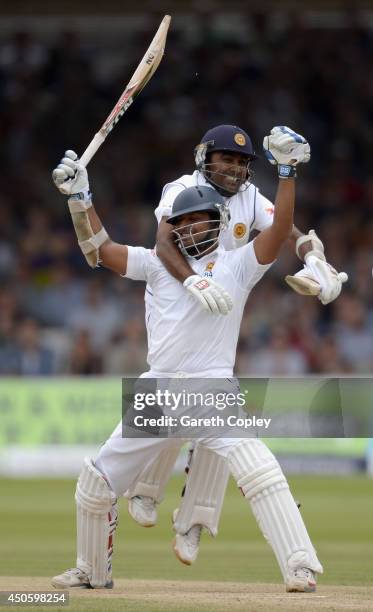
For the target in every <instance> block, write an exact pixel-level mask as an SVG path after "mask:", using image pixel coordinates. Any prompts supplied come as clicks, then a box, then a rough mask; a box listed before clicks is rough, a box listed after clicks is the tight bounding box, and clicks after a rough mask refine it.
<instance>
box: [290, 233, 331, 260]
mask: <svg viewBox="0 0 373 612" xmlns="http://www.w3.org/2000/svg"><path fill="white" fill-rule="evenodd" d="M306 242H311V244H312V250H311V251H308V253H306V255H305V257H304V260H305V261H306V259H307V257H308V256H309V255H315V257H318V259H322V260H323V261H326V260H325V255H324V245H323V243H322V242H321V240H320V238H319V237H318V235H317V234H316V232H315V230H313V229H312V230H310V231H309V232H308V234H304V236H300V237H299V238H298V240H297V241H296V243H295V252H296V254H297V255H298V257H299V259H300V260H301V261H303V259H302V257H301V256H300V254H299V248H300V247H301V246H302V244H305V243H306Z"/></svg>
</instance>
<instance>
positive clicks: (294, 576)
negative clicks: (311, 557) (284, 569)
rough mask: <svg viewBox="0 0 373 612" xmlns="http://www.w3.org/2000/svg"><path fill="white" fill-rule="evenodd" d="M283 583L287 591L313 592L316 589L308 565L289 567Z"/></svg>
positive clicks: (314, 579)
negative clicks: (295, 567) (296, 567)
mask: <svg viewBox="0 0 373 612" xmlns="http://www.w3.org/2000/svg"><path fill="white" fill-rule="evenodd" d="M285 585H286V592H287V593H314V592H315V591H316V577H315V574H314V573H313V571H312V570H310V569H308V567H299V568H298V569H294V570H293V569H289V570H288V573H287V576H286V581H285Z"/></svg>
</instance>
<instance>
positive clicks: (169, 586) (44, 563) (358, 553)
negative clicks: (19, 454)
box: [0, 476, 373, 612]
mask: <svg viewBox="0 0 373 612" xmlns="http://www.w3.org/2000/svg"><path fill="white" fill-rule="evenodd" d="M182 482H183V479H182V478H181V477H175V478H173V479H172V480H171V482H170V484H169V486H168V490H167V495H166V499H165V500H164V502H163V503H162V504H161V505H160V507H159V524H158V525H157V526H156V527H154V528H152V529H144V528H141V527H140V526H138V525H137V524H136V523H134V521H133V520H132V519H131V518H130V517H129V515H128V513H127V510H126V501H125V500H122V502H121V508H120V509H121V513H120V523H119V528H118V532H117V537H116V542H115V557H114V576H115V578H116V588H115V589H114V591H112V592H110V593H109V592H105V593H103V592H102V591H101V592H99V591H84V592H82V591H80V592H79V593H73V595H72V602H71V604H70V606H69V607H68V608H62V609H65V610H68V609H70V610H79V611H80V610H82V611H88V610H89V611H96V610H97V611H100V612H102V611H105V610H112V611H116V610H122V609H125V610H126V611H129V610H134V611H136V612H137V611H140V610H149V612H155V611H156V610H161V609H165V607H167V608H168V609H169V610H179V611H181V612H184V611H185V612H189V611H192V610H194V611H195V610H199V609H200V610H205V609H206V610H207V609H213V608H214V609H216V610H228V609H229V610H232V609H242V610H247V609H250V610H255V611H256V610H258V611H262V610H263V612H264V611H267V610H299V611H301V610H317V609H320V610H371V609H372V610H373V604H372V602H373V572H372V567H373V537H372V516H373V495H372V487H373V483H372V481H371V480H369V479H367V478H365V477H352V478H329V477H305V476H302V477H296V478H291V479H290V484H291V488H292V491H293V494H294V496H295V498H296V499H299V500H300V501H301V502H302V508H301V512H302V514H303V517H304V519H305V522H306V525H307V527H308V529H309V532H310V534H311V537H312V540H313V542H314V545H315V547H316V549H317V551H318V554H319V557H320V560H321V562H322V563H323V565H324V572H325V573H324V575H323V576H322V577H320V579H319V585H320V588H319V590H318V592H317V594H316V595H317V596H316V597H315V596H314V595H300V596H299V597H298V596H297V595H296V596H295V597H296V598H294V596H292V595H286V594H285V593H284V590H283V586H282V584H281V577H280V574H279V570H278V568H277V564H276V562H275V559H274V556H273V553H272V551H271V549H270V548H269V546H268V545H267V544H266V542H265V541H264V539H263V537H262V535H261V533H260V532H259V530H258V527H257V525H256V522H255V520H254V518H253V517H252V515H251V512H250V510H249V508H248V506H247V502H246V501H245V500H244V499H243V498H242V496H241V494H240V493H239V492H238V491H237V489H236V487H235V485H234V483H233V482H230V485H229V488H228V493H227V497H226V500H225V503H224V508H223V515H222V520H221V525H220V532H219V535H218V537H217V538H216V539H213V538H211V537H209V536H208V535H207V534H205V535H204V536H203V537H202V543H201V552H200V556H199V559H198V561H197V562H196V564H195V565H194V566H192V567H186V566H183V565H182V564H180V563H179V562H178V561H177V559H176V558H175V557H174V555H173V552H172V548H171V542H172V539H173V533H172V529H171V512H172V509H173V508H175V507H177V505H178V498H179V492H180V490H181V486H182ZM74 489H75V482H74V481H70V480H45V479H43V480H11V479H0V499H1V502H0V548H1V555H0V576H1V578H0V590H10V589H15V588H17V589H21V588H24V589H25V590H36V589H39V588H40V589H42V590H51V587H49V583H48V577H49V576H52V575H54V574H57V573H60V572H61V571H63V570H64V569H66V568H67V567H71V566H73V565H74V564H75V561H74V559H75V507H74ZM263 583H267V584H263ZM268 583H271V584H268ZM371 604H372V606H371ZM359 606H360V607H359ZM370 606H371V607H370ZM3 609H6V608H3ZM31 609H33V608H30V607H28V610H31ZM37 609H38V610H40V607H39V608H37ZM56 609H57V608H56V607H54V610H56ZM35 610H36V608H35Z"/></svg>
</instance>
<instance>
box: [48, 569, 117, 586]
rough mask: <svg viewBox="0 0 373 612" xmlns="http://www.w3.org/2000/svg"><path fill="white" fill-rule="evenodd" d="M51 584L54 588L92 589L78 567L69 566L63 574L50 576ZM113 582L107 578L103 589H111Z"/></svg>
mask: <svg viewBox="0 0 373 612" xmlns="http://www.w3.org/2000/svg"><path fill="white" fill-rule="evenodd" d="M52 585H53V586H54V587H55V588H56V589H72V588H74V587H75V588H78V589H93V588H94V587H92V586H91V584H90V582H89V578H88V576H87V574H86V573H85V572H83V570H81V569H79V568H78V567H71V568H70V569H67V570H66V571H65V572H63V574H59V575H58V576H54V578H52ZM113 586H114V583H113V581H112V580H108V582H107V583H106V585H105V587H104V588H105V589H112V588H113Z"/></svg>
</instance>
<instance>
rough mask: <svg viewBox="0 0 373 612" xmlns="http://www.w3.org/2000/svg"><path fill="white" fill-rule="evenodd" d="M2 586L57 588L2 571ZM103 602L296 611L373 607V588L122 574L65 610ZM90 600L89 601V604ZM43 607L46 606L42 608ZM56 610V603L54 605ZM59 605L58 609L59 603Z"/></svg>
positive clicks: (105, 605)
mask: <svg viewBox="0 0 373 612" xmlns="http://www.w3.org/2000/svg"><path fill="white" fill-rule="evenodd" d="M0 590H1V591H14V590H18V591H21V590H22V591H38V590H40V591H52V590H53V589H52V587H51V585H50V579H49V578H41V577H26V576H17V577H11V576H1V577H0ZM98 599H99V600H100V601H101V606H100V604H99V602H98V601H97V604H99V607H98V608H97V609H100V607H101V610H103V609H105V610H110V608H112V609H116V608H117V605H116V604H118V603H121V606H120V607H121V608H122V609H126V610H128V609H129V607H127V606H126V602H127V603H130V604H131V606H130V609H133V610H135V609H137V604H138V610H146V609H149V610H156V609H158V606H159V610H161V609H162V608H163V609H168V610H171V611H173V610H175V611H178V610H180V611H187V610H190V611H195V610H218V611H219V612H220V611H225V610H226V611H229V612H230V611H231V610H250V612H272V611H276V612H277V611H278V610H280V611H286V612H291V611H292V610H294V611H297V612H305V611H307V612H308V611H312V612H314V611H318V610H330V611H339V610H355V611H356V610H360V611H361V612H366V611H368V610H372V611H373V587H364V586H361V587H360V586H351V587H348V586H319V587H318V590H317V592H316V593H312V594H307V593H285V592H284V587H283V586H282V585H277V584H276V585H275V584H263V583H262V584H260V583H242V582H237V583H234V582H220V583H218V582H203V581H201V582H192V581H184V582H181V581H172V580H125V579H117V580H116V582H115V588H114V589H113V590H86V589H76V590H72V591H70V605H69V606H68V607H66V608H64V609H65V610H74V607H75V606H74V601H75V603H76V607H77V608H78V609H79V610H84V609H86V610H93V609H96V606H95V605H94V602H95V600H98ZM85 603H86V604H87V606H85ZM38 609H39V610H40V609H42V608H40V607H39V608H38ZM52 609H53V608H52ZM54 609H55V610H56V608H54Z"/></svg>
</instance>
